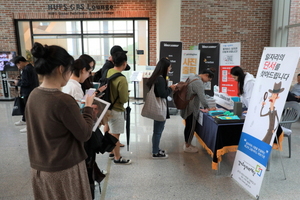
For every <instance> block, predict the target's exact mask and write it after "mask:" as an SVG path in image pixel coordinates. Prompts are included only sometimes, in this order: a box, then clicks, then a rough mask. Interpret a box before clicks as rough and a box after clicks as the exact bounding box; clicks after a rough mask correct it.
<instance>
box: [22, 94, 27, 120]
mask: <svg viewBox="0 0 300 200" xmlns="http://www.w3.org/2000/svg"><path fill="white" fill-rule="evenodd" d="M22 99H23V102H24V108H26V103H27V100H28V96H27V97H23V98H22ZM22 121H23V122H26V119H25V109H24V114H23V117H22Z"/></svg>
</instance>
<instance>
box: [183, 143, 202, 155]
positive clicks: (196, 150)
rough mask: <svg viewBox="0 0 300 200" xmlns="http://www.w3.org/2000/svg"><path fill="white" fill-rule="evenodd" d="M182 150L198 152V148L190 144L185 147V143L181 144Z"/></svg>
mask: <svg viewBox="0 0 300 200" xmlns="http://www.w3.org/2000/svg"><path fill="white" fill-rule="evenodd" d="M183 151H184V152H186V153H197V152H198V148H197V147H195V146H193V145H190V146H189V147H186V146H185V144H184V146H183Z"/></svg>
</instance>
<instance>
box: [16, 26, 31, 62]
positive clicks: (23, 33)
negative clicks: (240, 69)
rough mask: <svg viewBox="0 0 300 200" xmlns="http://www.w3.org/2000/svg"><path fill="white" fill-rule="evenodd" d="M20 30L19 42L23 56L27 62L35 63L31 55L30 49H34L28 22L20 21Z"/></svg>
mask: <svg viewBox="0 0 300 200" xmlns="http://www.w3.org/2000/svg"><path fill="white" fill-rule="evenodd" d="M18 29H19V35H20V38H19V41H20V46H21V47H22V48H21V55H23V56H24V57H26V59H27V60H29V61H33V59H32V55H31V53H30V49H31V48H32V45H31V44H32V41H31V32H30V24H29V22H28V21H25V22H24V21H19V22H18Z"/></svg>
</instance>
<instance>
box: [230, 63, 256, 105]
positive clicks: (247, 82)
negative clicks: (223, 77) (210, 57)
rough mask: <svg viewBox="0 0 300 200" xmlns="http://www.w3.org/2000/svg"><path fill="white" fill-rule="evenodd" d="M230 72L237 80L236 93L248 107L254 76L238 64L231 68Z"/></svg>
mask: <svg viewBox="0 0 300 200" xmlns="http://www.w3.org/2000/svg"><path fill="white" fill-rule="evenodd" d="M230 74H231V76H232V78H233V79H234V80H235V81H237V82H238V95H239V96H240V98H241V102H242V103H243V104H244V105H245V107H247V108H248V106H249V103H250V99H251V95H252V89H253V87H254V83H255V78H254V76H253V75H252V74H250V73H248V72H246V73H245V72H244V70H243V69H242V68H241V67H239V66H235V67H233V68H231V70H230Z"/></svg>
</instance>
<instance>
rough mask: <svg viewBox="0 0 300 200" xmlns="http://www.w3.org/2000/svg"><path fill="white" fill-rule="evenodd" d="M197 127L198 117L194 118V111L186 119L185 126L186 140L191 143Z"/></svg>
mask: <svg viewBox="0 0 300 200" xmlns="http://www.w3.org/2000/svg"><path fill="white" fill-rule="evenodd" d="M195 127H196V119H195V118H194V115H193V113H192V114H191V115H189V116H188V117H187V118H186V119H185V128H184V141H185V142H186V143H187V144H189V145H190V144H191V142H192V140H193V137H194V132H195Z"/></svg>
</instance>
